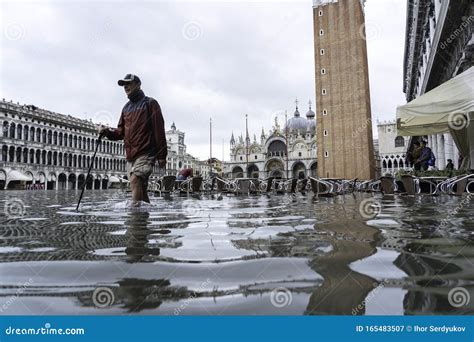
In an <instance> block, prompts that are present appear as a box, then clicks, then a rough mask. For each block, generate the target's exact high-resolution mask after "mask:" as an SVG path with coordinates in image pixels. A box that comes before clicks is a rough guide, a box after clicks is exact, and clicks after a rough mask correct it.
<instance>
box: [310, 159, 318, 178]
mask: <svg viewBox="0 0 474 342" xmlns="http://www.w3.org/2000/svg"><path fill="white" fill-rule="evenodd" d="M309 171H310V174H311V177H317V175H318V162H317V161H315V162H313V163H311V165H310V166H309Z"/></svg>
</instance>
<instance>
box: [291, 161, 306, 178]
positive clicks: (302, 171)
mask: <svg viewBox="0 0 474 342" xmlns="http://www.w3.org/2000/svg"><path fill="white" fill-rule="evenodd" d="M291 171H292V174H293V178H299V179H303V178H306V166H305V165H304V163H303V162H302V161H297V162H295V163H294V164H293V166H292V167H291Z"/></svg>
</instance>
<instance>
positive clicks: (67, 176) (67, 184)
mask: <svg viewBox="0 0 474 342" xmlns="http://www.w3.org/2000/svg"><path fill="white" fill-rule="evenodd" d="M66 190H69V173H67V172H66Z"/></svg>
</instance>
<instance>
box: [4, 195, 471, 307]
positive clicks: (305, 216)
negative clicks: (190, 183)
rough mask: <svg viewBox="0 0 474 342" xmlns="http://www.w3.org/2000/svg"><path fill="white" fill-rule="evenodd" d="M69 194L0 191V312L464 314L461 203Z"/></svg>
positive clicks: (466, 220) (467, 203) (466, 269)
mask: <svg viewBox="0 0 474 342" xmlns="http://www.w3.org/2000/svg"><path fill="white" fill-rule="evenodd" d="M78 195H79V193H78V192H76V191H28V192H27V191H2V192H0V201H1V202H0V206H1V209H3V210H2V211H1V216H0V314H2V315H16V314H22V315H28V314H35V315H55V314H94V315H101V314H151V315H328V314H330V315H340V314H344V315H364V314H382V315H385V314H387V315H417V314H425V315H426V314H427V315H429V314H472V313H473V312H474V293H473V292H474V268H473V263H474V243H473V233H474V210H473V209H474V200H472V199H471V198H470V197H466V196H464V197H449V196H439V197H430V196H418V197H401V196H398V197H395V196H385V197H382V195H380V194H377V195H375V196H373V195H371V194H366V193H357V194H349V195H345V196H339V197H334V198H316V197H314V196H313V194H311V193H310V194H305V195H303V194H297V195H295V196H290V195H276V194H271V195H260V196H240V197H236V196H234V195H225V194H223V195H221V196H219V195H206V194H202V195H200V196H191V197H179V196H172V197H167V198H159V197H155V198H153V199H152V203H151V204H150V205H147V206H144V207H142V208H141V209H140V210H131V209H130V208H129V202H128V200H127V199H129V198H130V194H129V193H124V192H122V191H120V190H106V191H99V190H96V191H88V192H86V194H85V196H84V199H83V202H84V203H83V205H82V206H81V210H80V211H79V212H76V211H75V205H76V201H77V198H78ZM458 288H461V289H463V290H462V293H461V294H462V295H465V296H466V294H467V296H469V297H472V298H473V299H472V301H471V300H468V301H467V302H465V303H461V304H463V305H458V304H457V303H459V302H456V301H455V300H456V298H455V297H453V292H452V291H453V289H458ZM450 291H451V292H450ZM450 293H451V294H450ZM461 300H463V298H461ZM453 301H454V302H453Z"/></svg>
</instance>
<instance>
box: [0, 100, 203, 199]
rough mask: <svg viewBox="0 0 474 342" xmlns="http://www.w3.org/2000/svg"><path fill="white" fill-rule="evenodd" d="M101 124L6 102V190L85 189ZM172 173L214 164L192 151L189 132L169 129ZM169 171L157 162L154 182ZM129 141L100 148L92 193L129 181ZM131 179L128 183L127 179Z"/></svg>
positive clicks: (0, 117) (0, 133)
mask: <svg viewBox="0 0 474 342" xmlns="http://www.w3.org/2000/svg"><path fill="white" fill-rule="evenodd" d="M96 124H97V123H93V122H92V121H90V120H84V119H79V118H76V117H74V116H71V115H64V114H60V113H55V112H52V111H49V110H46V109H41V108H38V107H36V106H34V105H21V104H19V103H14V102H12V101H5V100H3V101H0V125H1V129H0V147H1V154H0V190H5V189H28V188H31V186H35V188H37V189H44V190H63V189H64V190H76V189H81V188H82V186H83V185H84V182H85V181H86V175H87V170H88V167H89V164H90V162H91V158H92V156H93V154H94V150H95V147H96V145H97V138H98V135H97V128H96ZM167 139H168V157H167V159H168V160H167V169H166V173H167V174H172V175H175V174H176V173H177V172H178V171H179V170H180V169H181V168H185V167H193V168H194V169H195V170H196V171H197V173H199V174H200V175H203V176H207V175H208V173H209V166H208V165H207V164H206V163H205V162H201V161H199V160H197V159H196V158H194V157H192V156H191V155H189V154H187V153H186V145H185V144H184V132H181V131H179V130H177V129H176V126H175V125H174V123H173V125H172V127H171V129H170V130H168V131H167ZM163 173H164V170H160V169H159V168H158V166H157V165H156V164H155V169H154V172H153V174H152V179H153V178H156V177H159V176H160V175H162V174H163ZM126 178H127V172H126V160H125V150H124V145H123V141H109V140H107V139H104V140H103V141H102V142H101V144H100V145H99V148H98V150H97V156H96V160H95V163H94V165H93V167H92V170H91V176H90V178H89V179H88V181H87V188H88V189H107V188H110V187H111V185H112V184H113V183H121V184H124V183H126ZM124 180H125V181H124Z"/></svg>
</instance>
